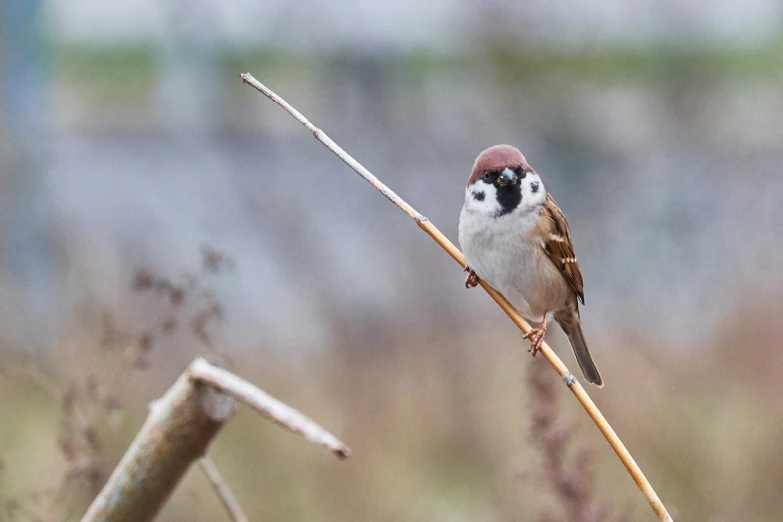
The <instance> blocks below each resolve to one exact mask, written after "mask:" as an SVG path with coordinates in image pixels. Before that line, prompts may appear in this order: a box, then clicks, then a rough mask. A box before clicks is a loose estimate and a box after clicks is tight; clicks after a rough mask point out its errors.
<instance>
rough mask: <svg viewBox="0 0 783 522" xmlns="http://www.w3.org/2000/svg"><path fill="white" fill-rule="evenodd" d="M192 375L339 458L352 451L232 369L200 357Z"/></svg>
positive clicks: (191, 372)
mask: <svg viewBox="0 0 783 522" xmlns="http://www.w3.org/2000/svg"><path fill="white" fill-rule="evenodd" d="M190 376H191V378H192V379H195V380H197V381H200V382H203V383H204V384H208V385H210V386H212V387H213V388H215V389H217V390H220V391H222V392H224V393H227V394H229V395H231V396H232V397H234V398H236V399H238V400H240V401H242V402H243V403H245V404H246V405H247V406H250V407H251V408H253V409H254V410H256V411H257V412H258V413H260V414H261V415H263V416H264V417H266V418H267V419H269V420H271V421H272V422H274V423H276V424H278V425H279V426H282V427H283V428H285V429H287V430H289V431H291V432H292V433H296V434H297V435H301V436H303V437H304V438H305V439H307V440H309V441H310V442H312V443H315V444H320V445H321V446H325V447H326V448H328V449H329V450H330V451H331V452H332V453H334V454H335V455H336V456H337V457H338V458H341V459H344V458H346V457H348V456H349V455H350V454H351V450H350V448H348V446H346V445H345V444H344V443H342V442H340V441H339V440H338V439H337V437H335V436H334V435H332V434H331V433H329V432H328V431H326V430H325V429H323V428H322V427H321V426H319V425H318V424H316V423H315V422H313V421H312V420H310V419H308V418H307V417H306V416H304V415H303V414H302V413H300V412H299V411H298V410H295V409H294V408H292V407H290V406H288V405H287V404H284V403H282V402H280V401H279V400H277V399H275V398H274V397H272V396H271V395H269V394H268V393H266V392H265V391H263V390H261V389H259V388H257V387H256V386H253V385H252V384H250V383H249V382H247V381H246V380H244V379H241V378H240V377H237V376H236V375H234V374H233V373H231V372H228V371H226V370H223V369H222V368H218V367H217V366H214V365H212V364H209V363H208V362H207V361H205V360H203V359H200V360H197V361H195V362H194V363H193V365H192V366H191V369H190Z"/></svg>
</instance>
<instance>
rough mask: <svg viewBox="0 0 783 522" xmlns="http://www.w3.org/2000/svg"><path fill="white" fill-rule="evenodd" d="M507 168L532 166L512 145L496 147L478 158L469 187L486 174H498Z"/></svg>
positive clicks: (527, 167)
mask: <svg viewBox="0 0 783 522" xmlns="http://www.w3.org/2000/svg"><path fill="white" fill-rule="evenodd" d="M505 167H509V168H511V169H516V168H519V167H524V168H525V170H527V169H530V165H528V163H527V160H526V159H525V157H524V156H523V155H522V153H521V152H519V149H517V148H516V147H512V146H511V145H495V146H493V147H490V148H488V149H487V150H485V151H483V152H482V153H481V154H479V155H478V158H476V162H475V163H474V164H473V171H472V172H471V173H470V178H469V179H468V186H470V185H472V184H473V183H474V182H475V181H476V180H477V179H480V178H481V177H482V176H483V175H484V173H485V172H497V171H498V170H502V169H503V168H505Z"/></svg>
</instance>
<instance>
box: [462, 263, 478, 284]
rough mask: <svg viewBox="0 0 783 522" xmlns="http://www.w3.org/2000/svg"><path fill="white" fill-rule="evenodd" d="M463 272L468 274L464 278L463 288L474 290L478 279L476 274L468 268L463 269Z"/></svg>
mask: <svg viewBox="0 0 783 522" xmlns="http://www.w3.org/2000/svg"><path fill="white" fill-rule="evenodd" d="M465 272H467V273H468V277H466V278H465V288H475V287H476V286H478V284H479V277H478V276H477V275H476V272H474V271H473V269H472V268H470V267H469V266H466V267H465Z"/></svg>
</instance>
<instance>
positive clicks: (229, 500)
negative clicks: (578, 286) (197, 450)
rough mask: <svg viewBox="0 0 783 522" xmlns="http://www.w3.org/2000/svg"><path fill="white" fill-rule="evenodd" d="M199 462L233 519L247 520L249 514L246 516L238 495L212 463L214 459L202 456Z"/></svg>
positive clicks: (235, 520) (238, 521)
mask: <svg viewBox="0 0 783 522" xmlns="http://www.w3.org/2000/svg"><path fill="white" fill-rule="evenodd" d="M198 463H199V464H200V465H201V469H203V470H204V473H205V474H206V476H207V478H208V479H209V483H210V484H212V487H213V488H214V490H215V493H217V495H218V497H220V502H222V503H223V506H224V507H225V508H226V511H228V514H229V515H230V516H231V520H233V521H234V522H247V516H245V513H244V511H242V506H240V505H239V502H237V499H236V497H234V494H233V493H232V492H231V488H229V487H228V484H226V481H224V480H223V477H222V476H221V475H220V472H219V471H218V470H217V468H216V467H215V464H213V463H212V459H210V458H209V457H202V458H201V459H200V460H199V461H198Z"/></svg>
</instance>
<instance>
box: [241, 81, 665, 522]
mask: <svg viewBox="0 0 783 522" xmlns="http://www.w3.org/2000/svg"><path fill="white" fill-rule="evenodd" d="M240 77H241V78H242V81H243V82H244V83H246V84H248V85H250V86H251V87H253V88H255V89H256V90H257V91H259V92H260V93H261V94H263V95H264V96H266V97H267V98H269V99H270V100H272V101H273V102H275V103H276V104H278V105H279V106H280V107H282V108H283V109H284V110H285V111H286V112H288V113H289V114H290V115H291V116H293V117H294V118H295V119H296V120H297V121H298V122H299V123H301V124H302V125H304V126H305V127H306V128H307V130H309V131H310V132H311V133H313V136H314V137H315V139H317V140H318V141H320V142H321V143H322V144H323V145H325V146H326V148H328V149H329V150H330V151H332V152H333V153H334V154H335V155H336V156H337V157H338V158H340V159H341V160H343V161H344V162H345V163H346V164H347V165H348V166H349V167H351V168H352V169H353V170H355V171H356V173H357V174H359V175H360V176H361V177H362V178H364V179H365V180H366V181H368V182H369V183H370V184H371V185H372V186H373V187H375V188H376V189H377V190H378V191H379V192H380V193H381V194H383V195H384V196H385V197H386V198H387V199H389V201H391V202H392V203H394V204H395V205H396V206H397V207H399V208H400V209H401V210H402V211H403V212H405V213H406V214H408V216H410V217H412V218H413V219H414V220H415V221H416V223H417V224H418V225H419V227H420V228H421V229H422V230H424V231H425V232H426V233H427V234H428V235H429V236H430V237H431V238H432V239H434V240H435V242H436V243H438V244H439V245H440V246H441V247H442V248H443V249H444V250H445V251H446V252H447V253H448V254H449V255H450V256H451V257H452V258H454V260H455V261H456V262H457V263H459V264H460V265H461V266H462V267H463V268H464V267H465V266H466V262H465V256H463V255H462V252H460V251H459V249H458V248H457V247H456V246H454V244H453V243H452V242H451V241H449V240H448V238H446V236H444V235H443V233H442V232H441V231H440V230H438V229H437V228H436V227H435V225H433V224H432V223H431V222H430V221H429V219H427V218H426V217H425V216H423V215H421V214H419V212H417V211H416V209H414V208H413V207H412V206H410V205H409V204H408V203H406V202H405V201H404V200H403V199H402V198H401V197H400V196H398V195H397V194H396V193H395V192H394V191H393V190H391V189H390V188H389V187H387V186H386V185H384V184H383V183H382V182H381V181H380V180H379V179H378V178H376V177H375V176H374V175H373V174H372V173H371V172H370V171H369V170H367V169H366V168H364V166H363V165H362V164H361V163H359V162H358V161H356V160H355V159H354V158H353V157H352V156H351V155H350V154H348V153H347V152H345V151H344V150H343V149H342V148H341V147H340V146H339V145H337V144H336V143H335V142H334V141H332V139H331V138H330V137H329V136H327V135H326V133H325V132H324V131H322V130H321V129H319V128H318V127H316V126H315V125H313V124H312V123H310V121H309V120H308V119H307V118H305V117H304V116H303V115H302V113H300V112H299V111H298V110H296V109H295V108H294V107H293V106H291V105H290V104H289V103H288V102H286V101H285V100H284V99H283V98H281V97H280V96H278V95H277V94H275V93H274V92H273V91H272V90H270V89H269V88H268V87H266V86H265V85H264V84H262V83H261V82H259V81H258V80H256V79H255V78H254V77H253V75H252V74H250V73H244V74H241V75H240ZM480 284H481V287H482V288H483V289H484V290H486V292H487V293H488V294H489V295H490V297H492V299H494V300H495V302H496V303H497V304H498V305H499V306H500V308H501V309H503V311H504V312H506V315H508V316H509V317H510V318H511V320H512V321H513V322H514V324H516V325H517V327H519V329H520V330H522V332H524V333H528V332H529V331H530V330H531V326H530V325H529V324H528V323H527V321H525V320H524V319H523V318H522V316H521V315H519V312H517V311H516V310H515V309H514V307H513V306H512V305H511V304H510V303H509V302H508V301H506V299H505V297H503V296H502V295H501V294H500V293H499V292H497V291H496V290H494V289H493V288H492V287H490V286H489V285H488V284H487V283H485V282H484V281H480ZM541 353H542V354H543V355H544V358H545V359H546V360H547V362H549V364H551V365H552V367H553V368H554V369H555V371H557V373H559V374H560V376H561V377H562V378H563V381H564V382H565V383H566V385H567V386H568V388H569V389H570V390H571V392H572V393H573V394H574V395H575V396H576V398H577V400H578V401H579V403H580V404H581V405H582V407H583V408H584V409H585V411H587V414H588V415H589V416H590V418H591V419H593V422H594V423H595V425H596V426H598V429H599V430H601V433H603V435H604V437H606V440H607V441H608V442H609V445H610V446H612V449H613V450H614V451H615V453H617V456H618V457H619V458H620V461H621V462H622V463H623V465H624V466H625V468H626V469H627V470H628V473H630V475H631V478H633V480H634V482H636V485H637V486H638V487H639V489H640V490H641V492H642V494H643V495H644V496H645V498H646V499H647V502H649V504H650V507H652V509H653V511H655V514H656V515H657V516H658V518H659V519H660V520H662V521H664V522H672V518H671V516H670V515H669V513H668V512H667V511H666V507H664V505H663V503H662V502H661V500H660V499H659V498H658V495H657V494H656V493H655V490H654V489H653V487H652V486H651V485H650V482H649V481H648V480H647V477H645V476H644V473H642V470H641V468H639V465H638V464H636V461H634V459H633V457H632V456H631V454H630V453H629V452H628V450H627V449H626V447H625V445H624V444H623V442H622V441H621V440H620V438H619V437H618V436H617V434H616V433H615V431H614V429H612V427H611V426H610V425H609V423H608V422H607V420H606V418H605V417H604V416H603V414H602V413H601V411H600V410H599V409H598V407H597V406H596V405H595V403H594V402H593V400H592V399H591V398H590V396H589V395H588V394H587V392H586V391H585V389H584V388H583V387H582V385H581V384H580V383H579V381H577V379H576V377H574V375H573V374H572V373H571V372H569V371H568V368H567V367H566V365H565V364H563V361H561V360H560V358H559V357H558V356H557V354H555V352H554V351H553V350H552V349H551V348H550V347H549V345H547V344H546V343H543V344H542V345H541Z"/></svg>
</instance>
